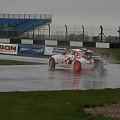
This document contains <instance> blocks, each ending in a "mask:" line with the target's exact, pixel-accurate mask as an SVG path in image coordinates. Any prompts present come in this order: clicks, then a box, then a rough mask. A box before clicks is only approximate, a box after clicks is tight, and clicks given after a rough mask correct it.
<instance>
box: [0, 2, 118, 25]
mask: <svg viewBox="0 0 120 120" xmlns="http://www.w3.org/2000/svg"><path fill="white" fill-rule="evenodd" d="M0 13H1V14H3V13H5V14H12V13H14V14H52V16H53V18H52V19H53V21H52V25H65V24H66V25H79V26H81V25H87V26H99V25H103V26H114V27H118V26H119V25H120V0H0Z"/></svg>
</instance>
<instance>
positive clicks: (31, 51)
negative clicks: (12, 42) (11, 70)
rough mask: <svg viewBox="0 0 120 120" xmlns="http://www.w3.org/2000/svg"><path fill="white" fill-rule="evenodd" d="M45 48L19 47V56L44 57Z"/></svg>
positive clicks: (33, 46) (34, 46) (35, 46)
mask: <svg viewBox="0 0 120 120" xmlns="http://www.w3.org/2000/svg"><path fill="white" fill-rule="evenodd" d="M44 50H45V47H44V46H37V45H19V47H18V54H24V55H44Z"/></svg>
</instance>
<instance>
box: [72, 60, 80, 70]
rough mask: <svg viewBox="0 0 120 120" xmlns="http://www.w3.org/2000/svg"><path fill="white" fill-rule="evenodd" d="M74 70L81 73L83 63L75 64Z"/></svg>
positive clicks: (77, 62)
mask: <svg viewBox="0 0 120 120" xmlns="http://www.w3.org/2000/svg"><path fill="white" fill-rule="evenodd" d="M73 70H74V71H75V72H79V71H80V70H81V63H80V62H79V61H78V60H77V61H75V62H74V65H73Z"/></svg>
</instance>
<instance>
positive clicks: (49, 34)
mask: <svg viewBox="0 0 120 120" xmlns="http://www.w3.org/2000/svg"><path fill="white" fill-rule="evenodd" d="M48 27H49V39H50V24H48Z"/></svg>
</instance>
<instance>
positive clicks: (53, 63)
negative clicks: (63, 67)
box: [49, 58, 55, 70]
mask: <svg viewBox="0 0 120 120" xmlns="http://www.w3.org/2000/svg"><path fill="white" fill-rule="evenodd" d="M49 67H50V70H55V60H54V58H50V60H49Z"/></svg>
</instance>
